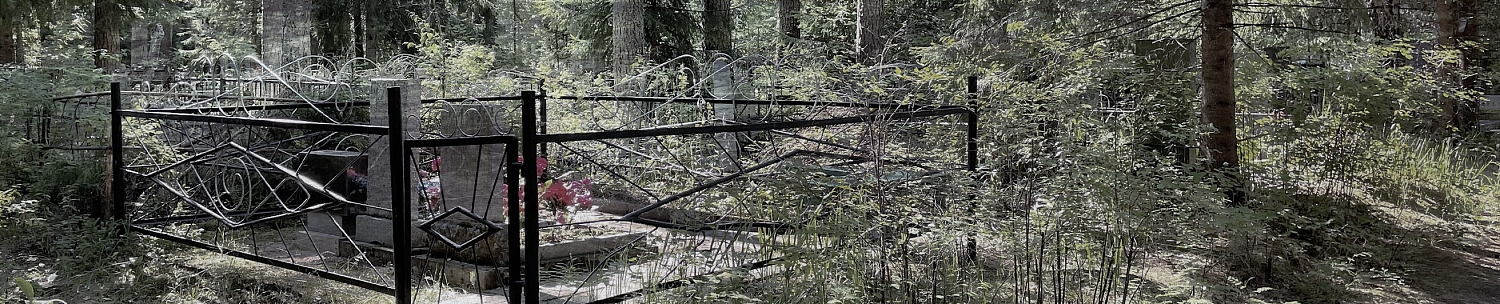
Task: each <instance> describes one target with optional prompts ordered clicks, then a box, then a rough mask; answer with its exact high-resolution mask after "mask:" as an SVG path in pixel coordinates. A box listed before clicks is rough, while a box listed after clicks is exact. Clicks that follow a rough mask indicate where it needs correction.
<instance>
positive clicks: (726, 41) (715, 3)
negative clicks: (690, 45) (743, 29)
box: [703, 0, 734, 56]
mask: <svg viewBox="0 0 1500 304" xmlns="http://www.w3.org/2000/svg"><path fill="white" fill-rule="evenodd" d="M729 2H730V1H729V0H703V49H704V50H706V51H708V53H709V54H710V55H712V54H713V53H715V52H718V53H724V54H727V55H729V56H734V37H733V35H734V15H733V14H731V13H730V7H729Z"/></svg>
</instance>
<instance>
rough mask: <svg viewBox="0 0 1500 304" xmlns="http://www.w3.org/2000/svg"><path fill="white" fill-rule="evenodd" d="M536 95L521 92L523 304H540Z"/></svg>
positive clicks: (534, 93) (539, 213) (530, 92)
mask: <svg viewBox="0 0 1500 304" xmlns="http://www.w3.org/2000/svg"><path fill="white" fill-rule="evenodd" d="M537 99H538V98H537V94H536V92H535V91H522V92H521V155H522V158H523V160H522V161H521V163H522V165H521V177H522V178H524V179H525V182H524V183H522V185H521V187H522V188H524V190H522V191H525V193H526V195H525V198H524V200H525V201H526V202H525V203H526V206H525V207H524V208H522V209H525V212H526V216H525V217H524V219H523V222H524V224H525V225H526V244H525V253H526V263H525V265H526V266H525V271H526V274H525V276H526V283H525V284H524V291H523V294H524V295H523V297H524V298H523V299H524V300H525V303H540V300H541V254H540V253H539V252H537V248H539V247H541V238H540V236H539V232H538V231H539V230H540V229H539V227H538V223H537V222H538V221H539V220H540V217H541V212H540V211H539V210H538V208H540V207H539V206H538V205H539V204H538V203H537V197H538V196H539V195H538V193H537V185H540V184H541V183H540V177H539V176H538V175H540V174H541V172H537V163H538V162H537V146H538V143H537V141H536V137H537V136H536V135H537V120H538V119H537V105H538V102H537V101H538V100H537Z"/></svg>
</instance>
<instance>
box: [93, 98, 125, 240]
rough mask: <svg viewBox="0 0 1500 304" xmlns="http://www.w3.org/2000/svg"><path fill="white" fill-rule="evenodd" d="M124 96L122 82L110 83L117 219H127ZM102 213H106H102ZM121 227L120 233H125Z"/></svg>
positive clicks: (112, 185)
mask: <svg viewBox="0 0 1500 304" xmlns="http://www.w3.org/2000/svg"><path fill="white" fill-rule="evenodd" d="M123 103H124V98H123V96H121V94H120V83H119V82H111V83H110V84H109V148H110V150H109V200H110V203H111V204H113V207H112V209H114V210H110V211H111V212H110V214H109V215H108V216H113V217H114V220H116V221H124V220H125V138H124V137H125V122H124V118H123V117H121V116H120V110H121V109H122V108H123V105H122V104H123ZM101 207H102V206H101ZM100 215H104V214H103V213H100ZM126 230H128V229H125V227H121V229H120V233H122V234H123V233H125V231H126Z"/></svg>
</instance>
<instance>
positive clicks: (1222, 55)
mask: <svg viewBox="0 0 1500 304" xmlns="http://www.w3.org/2000/svg"><path fill="white" fill-rule="evenodd" d="M1233 5H1234V0H1205V1H1204V3H1203V71H1202V75H1203V119H1204V120H1206V121H1207V122H1208V124H1209V125H1211V126H1213V127H1214V131H1213V132H1212V133H1209V134H1208V137H1207V138H1206V139H1205V140H1204V148H1206V149H1207V150H1208V151H1206V152H1207V154H1208V168H1209V170H1213V171H1215V172H1221V173H1225V174H1226V178H1227V179H1228V180H1226V181H1225V184H1223V186H1224V188H1225V189H1227V191H1226V194H1228V195H1229V197H1230V200H1231V203H1232V204H1242V203H1244V195H1243V193H1244V192H1243V191H1242V190H1241V189H1240V185H1241V184H1242V183H1240V180H1239V176H1238V172H1237V170H1238V168H1239V165H1240V158H1239V146H1238V145H1239V142H1238V139H1237V136H1236V134H1235V121H1234V104H1235V100H1234V12H1233V9H1234V8H1233Z"/></svg>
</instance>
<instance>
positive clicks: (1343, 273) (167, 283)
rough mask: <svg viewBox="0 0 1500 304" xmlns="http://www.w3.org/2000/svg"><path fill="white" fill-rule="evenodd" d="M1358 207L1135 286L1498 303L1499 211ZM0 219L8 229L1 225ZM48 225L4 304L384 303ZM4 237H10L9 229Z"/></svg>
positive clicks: (8, 244)
mask: <svg viewBox="0 0 1500 304" xmlns="http://www.w3.org/2000/svg"><path fill="white" fill-rule="evenodd" d="M1351 205H1353V206H1357V205H1360V204H1359V203H1355V204H1351ZM1355 208H1356V210H1363V212H1368V214H1367V215H1368V216H1369V218H1370V220H1367V221H1364V220H1361V221H1353V222H1354V223H1357V224H1358V226H1360V227H1356V228H1354V229H1351V230H1356V231H1357V233H1351V234H1353V235H1359V237H1357V238H1353V240H1354V241H1349V240H1350V239H1341V241H1340V242H1339V244H1326V245H1331V246H1333V245H1336V246H1344V247H1346V249H1347V250H1345V251H1346V252H1352V254H1347V255H1342V256H1338V255H1326V256H1320V257H1318V258H1317V259H1309V260H1305V261H1302V262H1303V263H1310V264H1316V265H1315V266H1311V267H1305V269H1313V271H1311V272H1309V273H1299V274H1296V275H1293V276H1295V277H1292V276H1285V275H1284V278H1281V281H1282V284H1281V285H1275V284H1272V286H1275V288H1258V287H1256V286H1261V285H1258V284H1256V283H1255V282H1246V283H1242V284H1239V285H1238V286H1239V287H1233V286H1231V287H1229V288H1225V286H1227V285H1234V284H1227V283H1223V282H1222V281H1219V282H1210V281H1206V280H1204V279H1201V278H1202V277H1203V276H1195V275H1193V274H1191V273H1190V272H1191V271H1186V270H1183V269H1194V268H1197V269H1204V268H1212V267H1204V266H1203V265H1207V264H1213V263H1223V262H1222V261H1216V260H1215V259H1222V258H1221V257H1212V258H1205V257H1196V258H1194V257H1191V255H1190V254H1183V253H1165V254H1162V255H1160V256H1158V258H1156V259H1150V260H1148V261H1146V263H1147V264H1149V265H1148V266H1150V267H1148V270H1146V272H1145V273H1143V274H1142V277H1143V278H1144V279H1146V280H1149V281H1150V282H1145V283H1146V284H1145V285H1142V286H1151V287H1149V288H1146V289H1145V290H1143V291H1142V294H1141V295H1140V296H1141V298H1140V300H1142V301H1140V302H1147V303H1151V302H1155V303H1174V302H1175V303H1243V302H1246V300H1253V301H1249V302H1260V303H1284V302H1288V301H1298V302H1299V303H1303V304H1308V303H1453V304H1458V303H1500V226H1497V223H1500V216H1497V214H1495V213H1490V212H1485V213H1481V214H1479V215H1477V216H1462V217H1455V218H1444V217H1441V216H1435V215H1432V214H1430V213H1424V212H1417V211H1413V208H1407V207H1398V206H1390V205H1385V206H1381V205H1378V204H1375V205H1373V206H1372V205H1365V206H1364V207H1355ZM1349 211H1350V210H1342V209H1341V210H1340V212H1349ZM1354 213H1358V212H1357V211H1356V212H1354ZM1350 216H1354V217H1359V216H1360V215H1350ZM3 221H6V220H5V219H0V222H3ZM6 224H9V223H6ZM50 227H52V228H49V229H58V230H63V231H61V232H59V231H50V232H49V231H32V232H31V233H35V234H34V235H17V234H11V235H0V240H3V241H4V242H0V257H4V259H0V272H3V273H0V275H4V277H3V278H4V279H6V280H7V281H8V282H7V286H6V287H5V289H4V290H0V302H3V303H15V302H20V301H17V300H21V299H24V296H23V293H22V292H21V290H22V288H21V286H20V285H19V284H18V283H15V282H9V281H11V280H12V279H15V278H21V279H25V280H27V281H28V283H29V284H31V285H32V287H33V288H34V289H35V291H36V299H39V300H46V299H57V300H60V301H56V302H39V303H118V302H126V303H131V302H134V303H142V302H150V303H372V302H373V303H388V302H391V301H392V298H391V297H389V296H386V295H381V294H378V293H374V292H370V291H367V290H363V289H359V288H355V287H352V286H348V285H343V284H339V283H336V282H332V281H329V280H324V279H321V278H317V277H314V276H311V275H307V274H302V273H297V272H294V271H289V270H284V269H280V268H275V267H271V266H266V265H262V264H258V263H253V262H249V261H245V260H242V259H237V258H233V257H228V256H224V255H220V254H216V253H213V252H209V251H205V250H198V249H187V248H183V247H181V246H176V245H171V244H167V243H165V242H163V241H157V240H150V239H146V240H143V241H141V242H140V244H132V245H127V246H129V247H131V248H126V249H125V250H119V248H114V247H110V246H109V245H106V246H90V245H88V244H87V243H84V240H87V239H89V238H93V237H97V236H93V235H89V234H88V233H78V232H79V231H81V230H79V229H86V228H87V227H78V226H77V225H72V226H70V225H66V224H65V225H54V226H50ZM3 231H6V232H8V233H14V231H12V230H9V229H5V230H3ZM73 234H77V235H73ZM45 241H51V242H63V243H67V242H74V243H76V244H73V245H69V246H72V247H69V248H68V249H66V250H58V249H57V248H55V247H53V248H52V249H41V248H45V246H37V244H38V243H35V242H45ZM54 244H55V243H54ZM100 259H103V261H100ZM1346 260H1347V261H1346ZM1189 261H1195V262H1189ZM1294 262H1295V261H1294ZM1278 267H1279V266H1278ZM1220 278H1222V276H1220ZM1244 286H1251V287H1244ZM1288 288H1290V289H1297V288H1301V289H1300V290H1299V293H1286V292H1278V290H1273V289H1288ZM1215 289H1218V291H1215ZM1226 289H1227V290H1228V291H1225V290H1226ZM1309 291H1314V292H1309ZM443 292H445V293H446V292H454V291H443ZM1293 294H1295V296H1294V295H1293ZM448 295H449V296H448V297H444V298H445V299H455V298H451V297H452V296H454V295H456V294H452V293H448ZM1309 295H1312V296H1311V297H1309ZM459 298H463V297H459ZM485 298H490V299H491V300H487V301H485V303H491V302H495V301H493V299H494V298H495V297H485ZM455 300H456V299H455ZM1133 302H1134V301H1133Z"/></svg>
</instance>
